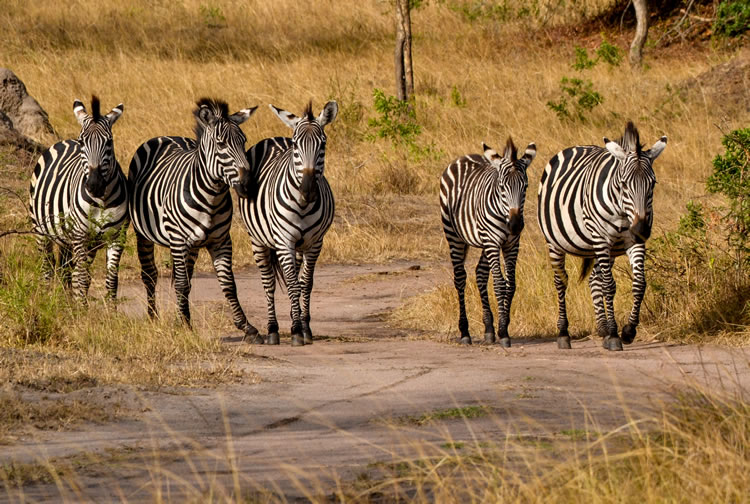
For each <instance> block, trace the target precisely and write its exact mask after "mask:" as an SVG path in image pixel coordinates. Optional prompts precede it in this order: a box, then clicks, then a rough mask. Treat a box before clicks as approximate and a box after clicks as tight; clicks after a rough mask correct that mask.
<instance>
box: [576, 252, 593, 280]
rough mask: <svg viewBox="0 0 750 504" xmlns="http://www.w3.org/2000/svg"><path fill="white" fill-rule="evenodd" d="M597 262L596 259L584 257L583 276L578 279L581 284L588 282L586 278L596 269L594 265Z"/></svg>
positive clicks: (582, 262) (582, 263) (582, 264)
mask: <svg viewBox="0 0 750 504" xmlns="http://www.w3.org/2000/svg"><path fill="white" fill-rule="evenodd" d="M595 262H596V259H594V258H593V257H584V258H583V260H582V261H581V275H580V276H579V277H578V281H579V282H583V281H584V280H586V277H587V276H589V273H591V270H592V269H594V263H595Z"/></svg>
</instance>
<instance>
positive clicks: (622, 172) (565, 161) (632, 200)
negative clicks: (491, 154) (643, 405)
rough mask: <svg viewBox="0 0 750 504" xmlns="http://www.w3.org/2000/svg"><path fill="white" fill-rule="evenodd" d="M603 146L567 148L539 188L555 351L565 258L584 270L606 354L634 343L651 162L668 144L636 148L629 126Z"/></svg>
mask: <svg viewBox="0 0 750 504" xmlns="http://www.w3.org/2000/svg"><path fill="white" fill-rule="evenodd" d="M604 144H605V146H604V148H602V147H598V146H594V145H587V146H577V147H570V148H567V149H565V150H563V151H561V152H559V153H558V154H557V155H555V156H554V157H553V158H552V159H551V160H550V161H549V163H548V164H547V166H546V168H545V169H544V173H543V174H542V181H541V183H540V185H539V208H538V212H539V213H538V216H539V226H540V227H541V229H542V233H543V234H544V237H545V239H546V240H547V247H548V251H549V256H550V263H551V264H552V269H553V270H554V274H555V287H556V288H557V300H558V307H559V315H558V319H557V328H558V330H559V334H558V337H557V345H558V347H559V348H570V335H569V334H568V316H567V312H566V308H565V290H566V289H567V286H568V275H567V273H566V272H565V254H571V255H574V256H577V257H583V258H584V259H583V268H582V271H581V280H583V279H584V278H585V276H586V274H587V273H588V270H589V269H590V270H591V273H590V276H589V287H590V289H591V297H592V299H593V302H594V311H595V314H596V325H597V330H598V333H599V335H600V336H601V337H603V338H604V341H603V346H604V348H606V349H608V350H622V344H623V343H625V344H630V343H632V342H633V340H634V339H635V335H636V327H637V326H638V321H639V314H640V307H641V302H642V301H643V295H644V293H645V292H646V277H645V274H644V270H643V260H644V256H645V254H646V245H645V243H646V240H647V239H648V237H649V235H650V234H651V224H652V222H653V218H654V213H653V196H654V185H655V184H656V176H655V175H654V170H653V167H652V163H653V162H654V160H655V159H656V158H657V157H659V154H661V153H662V151H663V150H664V148H665V147H666V145H667V137H666V136H663V137H661V139H660V140H659V141H657V142H656V143H655V144H654V145H653V147H651V148H650V149H649V150H647V151H644V150H642V146H641V144H640V137H639V135H638V130H637V129H636V128H635V126H633V123H632V122H628V124H627V126H626V128H625V133H624V135H623V136H622V138H621V139H620V140H619V141H617V142H612V141H610V140H609V139H607V138H606V137H605V138H604ZM623 254H627V255H628V259H629V260H630V265H631V268H632V270H633V309H632V311H631V312H630V317H629V319H628V323H627V324H626V325H625V326H624V327H623V328H622V337H620V336H618V333H617V322H616V321H615V313H614V305H613V300H614V297H615V281H614V278H613V277H612V265H613V264H614V259H615V258H616V257H617V256H620V255H623Z"/></svg>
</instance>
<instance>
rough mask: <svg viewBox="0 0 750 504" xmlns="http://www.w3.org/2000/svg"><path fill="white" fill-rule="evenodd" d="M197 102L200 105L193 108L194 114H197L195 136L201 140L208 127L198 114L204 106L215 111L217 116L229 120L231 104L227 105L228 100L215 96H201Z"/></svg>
mask: <svg viewBox="0 0 750 504" xmlns="http://www.w3.org/2000/svg"><path fill="white" fill-rule="evenodd" d="M195 104H196V105H197V106H198V108H196V109H195V110H193V115H194V116H195V138H196V140H198V142H200V140H201V137H202V136H203V132H204V131H205V129H206V125H205V124H203V121H202V120H201V118H200V116H199V115H198V114H199V113H200V111H201V109H202V108H203V107H206V108H208V109H209V110H211V112H213V114H214V115H215V116H216V117H219V118H221V119H225V120H228V119H229V105H227V102H225V101H222V100H214V99H213V98H205V97H204V98H201V99H200V100H198V101H197V102H195Z"/></svg>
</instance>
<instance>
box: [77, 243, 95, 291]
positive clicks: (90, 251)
mask: <svg viewBox="0 0 750 504" xmlns="http://www.w3.org/2000/svg"><path fill="white" fill-rule="evenodd" d="M89 245H90V243H89V240H88V239H87V238H84V239H78V240H76V241H75V242H74V243H73V263H74V266H73V289H74V292H75V295H76V297H77V298H78V300H79V301H80V302H81V303H82V304H83V305H84V306H86V305H88V299H87V295H88V292H89V286H90V285H91V271H90V268H91V263H92V262H94V258H95V257H96V248H94V247H89Z"/></svg>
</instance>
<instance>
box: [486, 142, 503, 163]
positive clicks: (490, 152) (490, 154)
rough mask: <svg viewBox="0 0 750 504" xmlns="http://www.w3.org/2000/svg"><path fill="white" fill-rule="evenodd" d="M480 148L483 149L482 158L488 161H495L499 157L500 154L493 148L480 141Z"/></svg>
mask: <svg viewBox="0 0 750 504" xmlns="http://www.w3.org/2000/svg"><path fill="white" fill-rule="evenodd" d="M482 150H483V151H484V158H485V159H486V160H487V161H489V162H490V163H493V164H494V163H496V162H497V160H498V159H500V154H498V153H497V151H496V150H495V149H493V148H492V147H489V146H488V145H487V144H485V143H484V142H482Z"/></svg>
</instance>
